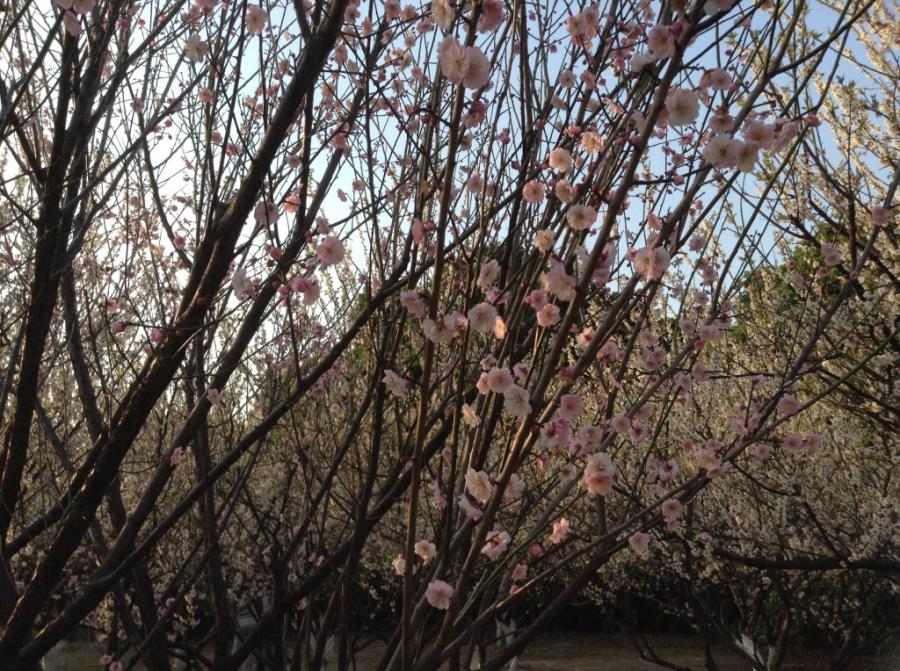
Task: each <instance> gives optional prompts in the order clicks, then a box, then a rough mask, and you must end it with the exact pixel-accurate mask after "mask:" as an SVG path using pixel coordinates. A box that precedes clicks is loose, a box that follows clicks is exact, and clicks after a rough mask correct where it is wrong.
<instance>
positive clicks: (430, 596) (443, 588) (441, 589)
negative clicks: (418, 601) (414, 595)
mask: <svg viewBox="0 0 900 671" xmlns="http://www.w3.org/2000/svg"><path fill="white" fill-rule="evenodd" d="M452 598H453V587H452V586H451V585H450V584H448V583H446V582H444V581H443V580H432V581H431V582H430V583H428V587H427V588H426V589H425V599H426V600H427V601H428V603H429V604H430V605H431V606H432V607H433V608H437V609H439V610H447V609H448V608H449V607H450V599H452Z"/></svg>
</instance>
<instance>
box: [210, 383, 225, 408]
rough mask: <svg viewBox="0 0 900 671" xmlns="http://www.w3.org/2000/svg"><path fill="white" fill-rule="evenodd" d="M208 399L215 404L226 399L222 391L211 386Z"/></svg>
mask: <svg viewBox="0 0 900 671" xmlns="http://www.w3.org/2000/svg"><path fill="white" fill-rule="evenodd" d="M206 398H207V400H208V401H209V402H210V403H212V404H213V405H219V404H220V403H221V402H222V401H223V400H225V399H224V396H223V394H222V392H220V391H219V390H218V389H216V388H215V387H210V388H209V390H208V391H207V392H206Z"/></svg>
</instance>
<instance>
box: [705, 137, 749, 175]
mask: <svg viewBox="0 0 900 671" xmlns="http://www.w3.org/2000/svg"><path fill="white" fill-rule="evenodd" d="M742 149H743V145H742V144H736V143H735V140H734V138H733V137H731V136H730V135H728V134H727V133H720V134H719V135H714V136H713V137H712V139H711V140H710V141H709V142H707V143H706V144H705V145H704V147H703V151H702V152H701V153H702V154H703V158H705V159H706V160H707V161H709V163H710V165H712V166H713V167H715V168H719V169H720V170H722V169H725V168H733V167H734V166H735V165H737V162H738V160H739V159H740V154H741V151H742Z"/></svg>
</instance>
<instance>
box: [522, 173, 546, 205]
mask: <svg viewBox="0 0 900 671" xmlns="http://www.w3.org/2000/svg"><path fill="white" fill-rule="evenodd" d="M522 198H524V199H525V201H526V202H529V203H540V202H541V201H542V200H544V185H543V184H542V183H541V182H539V181H537V180H536V179H533V180H531V181H530V182H526V183H525V186H523V187H522Z"/></svg>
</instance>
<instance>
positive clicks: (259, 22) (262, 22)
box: [246, 5, 269, 35]
mask: <svg viewBox="0 0 900 671" xmlns="http://www.w3.org/2000/svg"><path fill="white" fill-rule="evenodd" d="M246 21H247V32H248V33H250V34H251V35H260V34H262V31H263V28H265V27H266V24H267V23H268V22H269V17H268V16H267V15H266V12H265V10H264V9H263V8H262V7H260V6H259V5H248V6H247V15H246Z"/></svg>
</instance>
